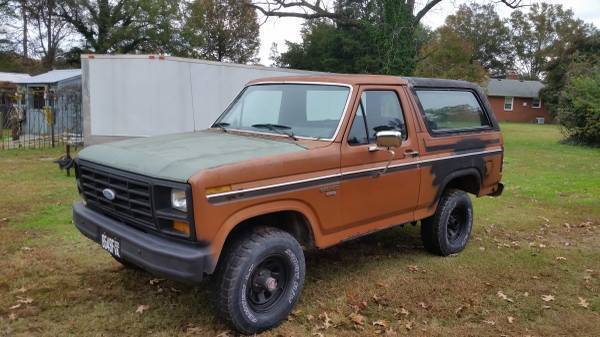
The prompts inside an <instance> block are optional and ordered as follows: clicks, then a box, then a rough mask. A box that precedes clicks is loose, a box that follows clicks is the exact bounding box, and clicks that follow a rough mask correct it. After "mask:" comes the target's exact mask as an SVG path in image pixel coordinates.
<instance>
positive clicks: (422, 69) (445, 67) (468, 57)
mask: <svg viewBox="0 0 600 337" xmlns="http://www.w3.org/2000/svg"><path fill="white" fill-rule="evenodd" d="M421 54H422V55H423V59H422V60H421V61H420V62H419V63H418V64H417V68H416V70H415V75H417V76H423V77H439V78H448V79H457V80H465V81H470V82H478V83H482V84H483V83H484V82H485V81H486V79H487V72H486V70H485V69H484V68H483V67H482V66H481V65H480V64H479V62H478V61H476V60H475V57H474V55H475V54H476V49H475V48H474V47H473V45H472V44H471V42H470V41H469V40H467V39H464V38H463V37H462V36H461V35H459V33H457V32H456V31H455V30H453V29H451V28H450V27H447V26H444V27H440V28H439V29H438V30H437V31H436V32H435V34H434V38H433V39H432V40H431V41H430V42H429V43H427V44H426V45H425V46H424V47H423V49H422V51H421Z"/></svg>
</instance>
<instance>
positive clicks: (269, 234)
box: [216, 227, 305, 334]
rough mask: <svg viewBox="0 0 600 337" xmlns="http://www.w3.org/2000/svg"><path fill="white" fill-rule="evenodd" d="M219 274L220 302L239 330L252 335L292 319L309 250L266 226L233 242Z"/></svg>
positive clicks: (219, 305)
mask: <svg viewBox="0 0 600 337" xmlns="http://www.w3.org/2000/svg"><path fill="white" fill-rule="evenodd" d="M225 254H226V255H225V256H224V260H223V261H221V262H220V266H219V271H218V272H217V275H216V276H217V277H216V286H217V295H218V297H217V306H218V308H219V311H220V313H221V315H222V317H224V318H225V320H226V321H227V322H228V323H229V324H230V325H231V326H232V327H233V328H234V329H236V330H238V331H239V332H241V333H244V334H253V333H257V332H261V331H264V330H267V329H270V328H272V327H274V326H277V325H278V324H279V323H281V321H283V320H284V319H286V318H287V316H288V315H289V313H290V312H291V311H292V308H293V307H294V305H295V304H296V301H297V300H298V298H299V297H300V293H301V291H302V288H303V286H304V274H305V264H304V253H303V251H302V247H301V246H300V244H299V243H298V241H296V239H294V237H293V236H291V235H290V234H289V233H287V232H285V231H282V230H280V229H276V228H269V227H263V228H259V229H256V230H254V231H253V232H251V233H249V234H247V235H245V236H243V237H241V238H240V239H239V240H237V242H233V243H232V244H231V245H230V247H229V249H228V251H227V252H225Z"/></svg>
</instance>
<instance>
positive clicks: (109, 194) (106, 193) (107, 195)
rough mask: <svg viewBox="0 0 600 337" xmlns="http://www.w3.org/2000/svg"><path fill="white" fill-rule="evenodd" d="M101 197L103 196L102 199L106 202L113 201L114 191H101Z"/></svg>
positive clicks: (106, 189)
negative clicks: (106, 200)
mask: <svg viewBox="0 0 600 337" xmlns="http://www.w3.org/2000/svg"><path fill="white" fill-rule="evenodd" d="M102 195H104V197H105V198H106V199H108V200H115V197H116V196H117V194H116V193H115V191H113V190H111V189H110V188H105V189H103V190H102Z"/></svg>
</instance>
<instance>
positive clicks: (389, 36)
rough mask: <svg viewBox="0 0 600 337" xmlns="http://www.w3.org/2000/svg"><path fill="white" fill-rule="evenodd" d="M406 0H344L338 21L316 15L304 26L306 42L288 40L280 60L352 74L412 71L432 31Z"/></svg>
mask: <svg viewBox="0 0 600 337" xmlns="http://www.w3.org/2000/svg"><path fill="white" fill-rule="evenodd" d="M410 8H412V7H410V6H408V5H407V4H406V3H405V2H403V1H391V0H359V1H349V0H340V1H337V2H336V4H335V12H334V13H336V14H335V15H336V17H339V18H343V19H340V21H337V22H336V21H333V22H332V21H331V20H327V19H313V20H310V21H307V23H306V24H305V27H304V29H303V31H302V36H303V41H302V43H289V42H288V43H287V45H288V51H287V52H286V53H283V54H282V55H281V58H280V60H279V61H280V65H283V66H289V67H293V68H300V69H310V70H325V71H335V72H353V73H379V74H410V73H412V71H413V70H414V66H415V62H416V56H417V54H418V49H419V48H420V46H421V44H422V43H423V40H424V36H426V35H427V34H428V32H427V30H425V29H424V28H423V27H422V26H420V25H417V26H412V23H411V22H412V21H413V20H415V17H414V16H413V14H412V12H411V10H410Z"/></svg>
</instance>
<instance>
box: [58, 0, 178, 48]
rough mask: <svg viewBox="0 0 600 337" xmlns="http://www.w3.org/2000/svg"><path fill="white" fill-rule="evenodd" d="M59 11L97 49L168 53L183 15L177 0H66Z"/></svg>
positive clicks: (89, 45) (60, 5)
mask: <svg viewBox="0 0 600 337" xmlns="http://www.w3.org/2000/svg"><path fill="white" fill-rule="evenodd" d="M58 6H59V14H60V16H61V17H62V18H63V20H64V21H65V22H67V23H68V24H69V25H70V26H71V27H72V28H73V29H74V30H75V31H76V32H77V33H79V34H80V35H81V36H82V37H83V40H84V42H85V46H84V48H86V49H89V50H91V51H92V52H95V53H99V54H101V53H131V52H153V53H168V52H170V51H171V50H172V49H171V48H174V47H175V46H176V45H177V43H174V41H175V40H176V39H177V30H176V29H175V24H176V23H177V22H178V20H179V19H180V17H181V13H180V4H179V1H176V0H118V1H110V0H95V1H94V0H63V1H60V2H58Z"/></svg>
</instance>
